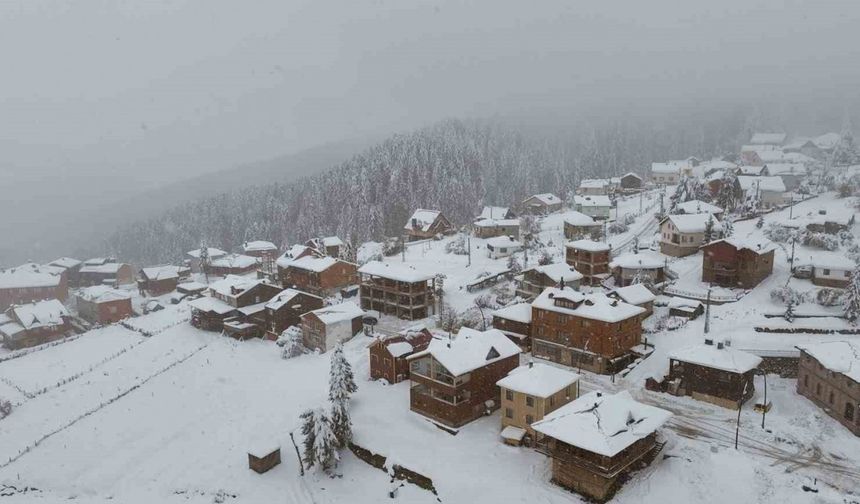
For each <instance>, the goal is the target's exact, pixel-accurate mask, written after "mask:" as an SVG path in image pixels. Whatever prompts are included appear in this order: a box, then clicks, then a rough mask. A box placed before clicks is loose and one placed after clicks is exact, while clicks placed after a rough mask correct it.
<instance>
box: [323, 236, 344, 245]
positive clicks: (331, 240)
mask: <svg viewBox="0 0 860 504" xmlns="http://www.w3.org/2000/svg"><path fill="white" fill-rule="evenodd" d="M322 244H323V247H340V246H342V245H343V240H341V239H340V238H339V237H337V236H324V237H323V239H322Z"/></svg>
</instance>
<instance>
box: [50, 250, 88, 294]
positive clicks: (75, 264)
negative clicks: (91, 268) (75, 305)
mask: <svg viewBox="0 0 860 504" xmlns="http://www.w3.org/2000/svg"><path fill="white" fill-rule="evenodd" d="M83 264H84V263H83V261H79V260H77V259H73V258H71V257H61V258H59V259H55V260H53V261H51V262H49V263H48V265H50V266H55V267H57V268H62V269H64V270H66V281H67V282H68V285H69V287H78V286H79V285H80V273H81V266H83Z"/></svg>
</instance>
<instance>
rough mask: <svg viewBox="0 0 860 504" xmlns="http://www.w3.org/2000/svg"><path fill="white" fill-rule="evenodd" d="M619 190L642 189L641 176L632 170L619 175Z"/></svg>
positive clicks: (625, 191) (634, 190)
mask: <svg viewBox="0 0 860 504" xmlns="http://www.w3.org/2000/svg"><path fill="white" fill-rule="evenodd" d="M620 187H621V192H624V193H631V192H638V191H641V190H642V177H640V176H639V175H636V174H635V173H633V172H629V173H625V174H624V175H622V176H621V181H620Z"/></svg>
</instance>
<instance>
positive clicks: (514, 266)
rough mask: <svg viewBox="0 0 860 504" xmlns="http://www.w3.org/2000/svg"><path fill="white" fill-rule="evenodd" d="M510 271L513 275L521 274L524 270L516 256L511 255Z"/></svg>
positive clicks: (509, 261) (509, 258)
mask: <svg viewBox="0 0 860 504" xmlns="http://www.w3.org/2000/svg"><path fill="white" fill-rule="evenodd" d="M508 269H509V270H510V271H511V272H513V273H519V272H520V271H522V270H523V267H522V266H521V265H520V262H519V261H517V258H516V256H514V255H513V254H511V255H510V256H509V257H508Z"/></svg>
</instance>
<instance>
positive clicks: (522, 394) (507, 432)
mask: <svg viewBox="0 0 860 504" xmlns="http://www.w3.org/2000/svg"><path fill="white" fill-rule="evenodd" d="M496 385H498V386H499V388H500V389H501V398H502V399H501V400H502V432H501V436H502V439H504V440H505V442H506V443H508V444H512V445H519V444H522V443H524V444H525V445H527V446H532V445H533V444H534V443H535V441H539V440H538V439H536V436H535V431H534V429H532V424H533V423H535V422H539V421H541V420H543V419H544V417H545V416H546V415H548V414H550V413H552V412H553V411H555V410H557V409H558V408H561V407H562V406H564V405H565V404H568V403H569V402H571V401H573V400H575V399H576V398H577V397H579V375H578V374H576V373H574V372H572V371H568V370H565V369H561V368H558V367H554V366H550V365H549V364H535V363H532V362H530V363H529V364H528V365H525V366H520V367H518V368H516V369H514V370H513V371H511V372H510V373H508V376H506V377H504V378H502V379H501V380H499V381H497V382H496Z"/></svg>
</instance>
